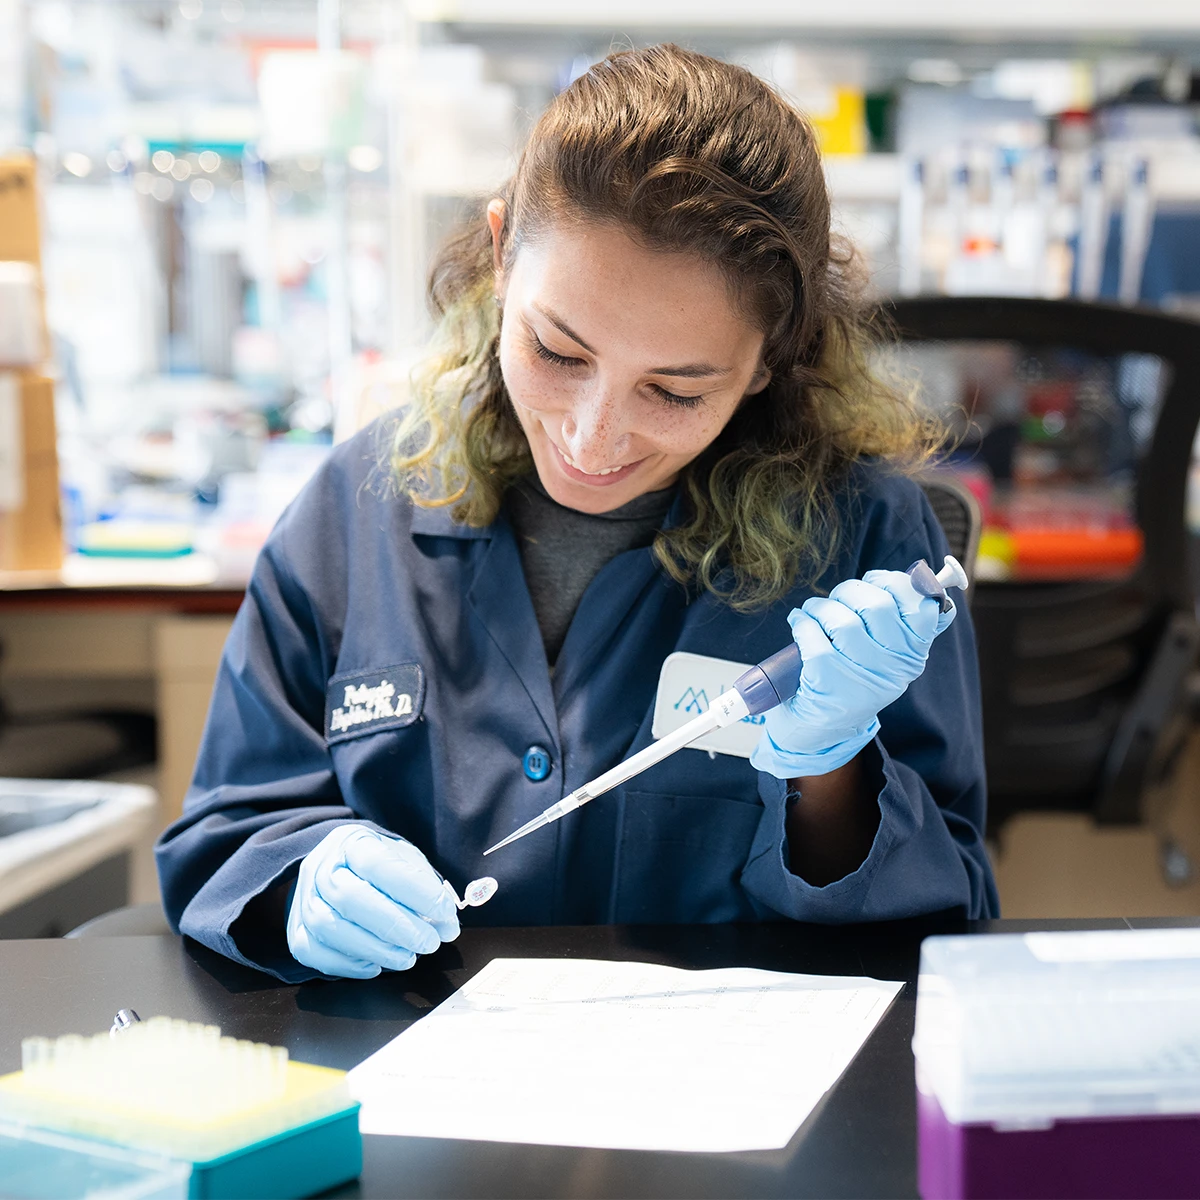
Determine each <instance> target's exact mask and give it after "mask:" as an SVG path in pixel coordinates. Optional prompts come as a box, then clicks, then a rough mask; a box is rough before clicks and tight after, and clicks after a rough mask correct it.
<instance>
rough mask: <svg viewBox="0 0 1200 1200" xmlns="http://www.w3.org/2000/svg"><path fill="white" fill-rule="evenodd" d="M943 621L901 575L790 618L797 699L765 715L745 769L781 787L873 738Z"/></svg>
mask: <svg viewBox="0 0 1200 1200" xmlns="http://www.w3.org/2000/svg"><path fill="white" fill-rule="evenodd" d="M955 615H956V610H955V609H954V608H953V606H951V608H950V610H949V611H948V612H945V613H943V612H942V611H941V608H940V606H939V604H938V602H937V601H936V600H934V599H932V598H931V597H928V596H922V595H921V594H920V593H919V592H918V591H917V590H916V588H914V587H913V584H912V580H911V579H910V578H909V576H908V575H907V574H906V573H905V572H903V571H868V572H867V573H866V575H864V576H863V578H862V579H848V580H846V581H845V582H844V583H839V584H838V585H837V587H835V588H834V589H833V591H832V592H830V594H829V596H828V597H822V596H814V597H812V598H811V599H810V600H807V601H805V603H804V606H803V608H797V609H793V610H792V612H791V614H790V615H789V617H788V624H789V625H791V627H792V637H793V638H794V639H795V642H796V645H797V646H798V647H799V649H800V655H801V658H802V660H803V666H802V668H801V671H800V686H799V688H798V689H797V691H796V695H795V696H793V697H792V698H791V699H790V700H788V701H786V702H785V703H783V704H780V705H779V706H777V707H776V708H773V709H771V710H770V711H769V712H768V713H767V714H766V727H765V729H764V731H763V736H762V739H761V740H760V742H759V744H758V746H757V747H755V750H754V753H753V754H752V755H751V756H750V762H751V764H752V765H753V766H754V767H755V768H757V769H758V770H760V771H765V772H766V773H767V774H769V775H774V776H776V777H777V778H779V779H797V778H802V777H804V776H811V775H826V774H828V773H829V772H830V771H834V770H837V768H838V767H841V766H845V764H846V763H848V762H850V760H851V759H853V758H854V757H855V756H856V755H857V754H858V753H859V752H860V751H861V750H862V749H863V747H865V746H866V745H867V744H868V743H869V742H870V741H871V740H872V739H873V738H874V737H875V735H876V734H877V733H878V732H879V713H880V712H881V711H882V710H883V709H884V708H886V707H887V706H888V705H889V704H891V703H893V702H894V701H896V700H898V699H899V698H900V697H901V696H902V695H903V694H904V692H905V690H906V689H907V687H908V685H909V684H910V683H912V681H913V680H914V679H916V678H917V677H918V676H919V675H920V674H921V672H922V671H924V669H925V663H926V660H927V658H928V656H929V648H930V647H931V646H932V645H933V641H934V639H935V638H936V637H937V636H938V634H940V633H941V632H943V630H945V629H947V628H948V627H949V626H950V623H951V622H952V621H953V620H954V617H955Z"/></svg>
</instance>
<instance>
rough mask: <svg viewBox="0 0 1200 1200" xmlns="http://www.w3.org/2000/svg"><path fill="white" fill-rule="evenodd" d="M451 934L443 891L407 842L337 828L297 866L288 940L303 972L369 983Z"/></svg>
mask: <svg viewBox="0 0 1200 1200" xmlns="http://www.w3.org/2000/svg"><path fill="white" fill-rule="evenodd" d="M458 934H459V925H458V910H457V908H456V906H455V903H454V899H453V898H452V897H451V895H450V892H449V889H447V888H445V887H444V886H443V881H442V878H441V876H440V875H439V874H438V873H437V872H436V871H435V870H434V869H433V867H431V866H430V865H429V861H428V860H427V859H426V857H425V856H424V855H423V854H422V853H421V852H420V850H418V849H417V848H416V846H414V845H412V844H411V843H410V842H406V841H403V840H402V839H400V838H391V837H386V836H384V835H383V834H381V833H378V832H376V831H375V830H374V829H368V828H367V827H365V826H363V825H353V824H347V825H340V826H338V828H337V829H335V830H333V831H332V832H331V833H329V834H328V835H327V836H326V837H325V838H324V839H323V840H322V841H321V842H320V843H318V845H317V846H316V847H315V848H314V849H312V850H311V851H310V852H309V853H308V854H307V855H306V856H305V858H304V860H303V861H302V862H301V863H300V876H299V878H298V879H297V880H296V888H295V891H294V892H293V894H292V899H291V903H290V905H289V907H288V920H287V940H288V949H289V950H291V952H292V956H293V957H294V958H295V959H296V960H297V961H298V962H302V963H303V964H304V965H305V966H306V967H312V968H313V970H315V971H320V972H322V973H323V974H325V975H341V976H345V977H347V978H350V979H371V978H373V977H374V976H376V975H378V974H379V973H380V971H383V970H388V971H407V970H408V968H409V967H411V966H412V965H413V963H415V962H416V961H417V955H418V954H429V953H430V952H431V951H433V950H436V949H437V948H438V947H439V946H440V945H441V944H442V943H443V942H452V941H453V940H454V939H455V938H456V937H458Z"/></svg>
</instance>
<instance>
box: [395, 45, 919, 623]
mask: <svg viewBox="0 0 1200 1200" xmlns="http://www.w3.org/2000/svg"><path fill="white" fill-rule="evenodd" d="M500 197H501V198H502V199H503V200H504V201H505V218H504V226H503V231H502V236H501V248H502V257H503V266H504V267H505V268H507V267H508V266H509V265H510V264H511V263H512V261H513V259H514V257H515V256H516V255H517V254H518V253H519V251H520V248H521V246H522V244H524V243H525V242H526V241H528V240H529V239H531V238H533V237H535V236H536V234H537V231H538V230H539V229H540V228H544V227H545V226H546V225H547V224H548V223H550V222H554V221H556V220H563V219H568V220H573V221H585V222H604V223H610V224H614V225H617V226H619V227H620V228H622V229H623V230H624V231H626V232H627V233H629V234H630V235H631V236H632V237H634V238H635V239H636V240H638V241H640V242H641V243H642V244H643V245H645V246H646V247H648V248H650V249H655V250H664V251H673V252H683V253H690V254H695V255H697V256H699V257H700V258H701V259H703V260H704V261H706V262H710V263H713V264H716V265H717V266H719V267H720V269H721V270H722V271H723V272H724V274H725V277H726V279H727V280H728V282H729V285H730V287H731V290H732V294H733V296H734V298H735V300H736V302H737V303H738V305H739V307H740V309H741V310H742V311H744V312H745V313H746V315H747V316H748V317H749V318H750V319H751V320H752V321H753V322H754V323H755V325H756V326H757V327H758V328H759V329H760V330H761V331H762V333H763V337H764V344H763V365H764V366H765V367H766V368H767V369H768V370H769V371H770V372H771V377H770V382H769V383H768V385H767V387H766V388H765V389H764V390H763V391H762V392H761V393H759V394H758V395H755V396H752V397H749V398H748V399H747V401H746V402H745V403H743V404H742V405H741V406H740V407H739V409H738V410H737V412H736V413H735V414H734V415H733V417H732V418H731V419H730V421H729V423H728V424H727V425H726V427H725V429H724V430H723V431H722V432H721V433H720V435H718V437H717V438H716V440H715V441H714V442H713V443H712V444H711V445H710V446H709V447H708V448H707V449H706V450H705V451H704V452H703V453H702V454H700V455H699V457H697V458H696V459H695V460H694V461H693V462H692V463H690V464H689V465H688V466H687V467H686V468H685V469H684V471H683V473H682V476H681V486H682V487H683V489H684V493H685V496H686V498H687V501H688V503H687V506H686V514H685V517H684V519H683V521H682V523H680V524H679V525H677V526H675V527H674V528H671V529H668V530H664V531H662V532H660V533H659V535H658V537H657V539H656V541H655V547H654V549H655V553H656V555H657V557H658V559H659V560H660V562H661V563H662V565H663V567H664V568H665V569H666V571H667V572H669V573H670V575H671V576H673V577H674V578H675V579H677V580H679V581H680V582H681V583H684V584H690V585H694V586H699V587H702V588H705V589H707V590H709V591H711V592H714V593H716V594H717V595H720V596H721V597H723V598H724V599H725V600H727V601H728V602H729V603H730V604H732V605H734V606H735V607H737V608H739V609H750V608H756V607H759V606H762V605H764V604H768V603H770V602H772V601H774V600H776V599H778V598H779V597H781V596H782V595H784V594H785V593H786V592H787V591H788V590H789V589H790V588H791V587H793V586H794V585H795V584H796V583H797V582H798V581H804V582H809V583H811V582H812V581H814V580H815V579H816V578H817V577H818V576H819V575H820V574H821V572H822V571H823V570H824V569H825V567H826V566H827V565H828V563H829V562H830V560H831V559H832V556H833V554H834V551H835V549H836V545H837V538H838V535H839V528H838V524H837V506H836V505H835V504H834V503H833V502H832V501H833V493H834V490H835V488H836V486H837V484H838V481H839V479H840V478H841V477H842V476H843V474H844V471H845V468H846V467H847V465H848V464H849V463H851V462H853V461H855V460H857V459H860V458H862V457H864V456H874V457H876V458H878V459H881V460H885V461H887V462H890V463H893V464H895V465H897V466H901V467H909V466H913V465H915V464H917V463H919V462H922V461H924V460H925V458H927V456H928V455H929V454H930V452H931V448H932V446H933V445H934V443H935V440H936V436H935V435H936V431H935V430H934V429H933V427H932V426H931V425H930V423H929V421H928V419H927V418H926V417H924V416H923V415H922V414H921V413H920V411H919V409H918V408H917V406H916V404H915V403H914V401H913V398H912V396H911V395H909V394H907V393H906V392H905V390H903V389H901V388H898V387H895V386H893V385H891V384H890V383H889V382H887V381H885V380H884V379H882V378H880V377H879V376H878V375H877V374H876V373H875V372H874V371H873V370H872V368H871V362H870V360H871V356H872V350H873V348H874V347H875V345H876V344H877V343H878V342H879V340H880V338H881V336H884V335H885V334H886V331H885V330H881V329H879V328H877V327H876V326H875V324H874V322H873V321H872V319H870V318H869V317H868V316H866V315H865V314H866V311H867V310H866V308H865V306H864V303H863V298H862V291H863V287H862V272H861V271H860V269H859V264H858V260H857V258H856V256H855V253H854V251H853V249H852V248H851V247H850V246H849V245H847V244H845V243H843V242H841V241H840V240H839V239H837V238H836V237H834V236H831V233H830V205H829V194H828V189H827V187H826V183H825V176H824V172H823V170H822V166H821V160H820V155H819V152H818V149H817V142H816V138H815V135H814V133H813V131H812V128H811V127H810V126H809V124H808V122H807V121H806V120H805V119H804V117H803V116H802V115H801V114H800V113H799V112H797V111H796V109H794V108H793V107H791V106H790V105H789V104H788V103H786V102H785V101H784V100H783V99H782V98H781V97H780V96H779V95H778V94H777V93H776V92H775V91H774V90H772V88H770V87H769V86H768V85H767V84H766V83H764V82H763V81H762V80H761V79H759V78H757V77H756V76H755V75H753V74H751V73H750V72H749V71H746V70H744V69H743V68H741V67H737V66H733V65H731V64H729V63H726V62H722V61H720V60H718V59H714V58H709V57H706V56H705V55H701V54H696V53H693V52H690V51H687V50H683V49H681V48H679V47H678V46H674V45H662V46H654V47H651V48H649V49H642V50H624V51H621V52H619V53H615V54H612V55H610V56H609V57H607V58H605V59H604V60H603V61H601V62H599V63H597V64H596V65H595V66H593V67H592V68H591V69H590V70H589V71H587V72H586V73H585V74H583V75H581V76H580V77H579V78H578V79H576V80H575V82H574V83H572V84H571V85H570V87H568V88H567V89H566V90H565V91H563V92H562V93H561V94H560V95H559V96H558V97H557V98H556V99H555V100H554V101H553V103H551V105H550V106H549V108H548V109H547V110H546V112H545V113H544V114H543V115H542V117H541V119H540V120H539V121H538V123H537V125H536V127H535V128H534V130H533V132H532V134H531V136H530V138H529V141H528V144H527V145H526V147H525V149H524V152H523V153H522V155H521V158H520V161H519V164H518V166H517V169H516V173H515V174H514V175H513V177H512V178H511V179H510V180H509V181H508V183H507V184H506V185H505V186H504V187H503V188H502V189H501V191H500ZM494 281H495V267H494V261H493V245H492V239H491V233H490V230H489V228H488V225H487V222H486V219H485V216H484V214H483V213H482V212H480V213H479V214H478V217H477V218H476V219H475V220H474V221H472V222H470V223H469V224H468V225H466V226H465V227H464V228H463V229H462V230H460V231H459V232H458V234H457V235H456V236H454V237H453V238H452V239H451V240H450V241H449V242H448V243H447V244H446V245H445V246H444V247H443V249H442V250H441V252H440V253H439V255H438V257H437V259H436V261H435V263H434V265H433V268H432V272H431V277H430V285H429V294H430V300H431V304H432V307H433V311H434V314H435V316H436V317H437V320H438V325H437V330H436V334H435V338H434V342H433V345H432V350H431V353H430V355H429V357H428V358H427V359H426V360H425V361H424V362H423V363H422V364H421V366H420V367H419V368H418V370H417V371H416V372H415V373H414V378H413V383H414V388H413V394H412V398H411V400H410V402H409V404H408V405H407V407H406V408H405V409H404V410H403V412H402V413H401V414H400V416H399V419H398V422H397V426H396V429H395V432H394V437H393V439H392V441H391V463H392V467H393V469H394V471H395V473H396V478H397V479H398V481H399V484H400V486H401V489H402V490H403V491H404V492H405V493H407V494H408V495H409V496H410V497H411V498H412V499H413V500H414V502H416V503H418V504H422V505H442V504H452V505H455V509H454V515H455V518H456V519H458V520H461V521H463V522H466V523H469V524H472V525H486V524H490V523H491V522H492V521H493V520H494V519H495V517H496V515H497V513H498V511H499V508H500V504H501V501H502V499H503V496H504V492H505V490H506V489H507V488H508V486H509V485H510V484H511V483H512V482H513V481H514V480H515V479H517V478H519V477H520V476H522V475H525V474H527V473H529V472H530V471H532V470H533V461H532V457H531V455H530V452H529V447H528V444H527V442H526V440H525V436H524V433H523V432H522V430H521V427H520V425H519V424H518V421H517V418H516V414H515V412H514V410H513V408H512V404H511V401H510V400H509V398H508V394H507V392H506V390H505V386H504V380H503V378H502V376H501V373H500V365H499V359H498V338H499V319H500V318H499V312H498V310H497V307H496V304H495V301H494V296H493V288H494Z"/></svg>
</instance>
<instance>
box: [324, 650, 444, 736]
mask: <svg viewBox="0 0 1200 1200" xmlns="http://www.w3.org/2000/svg"><path fill="white" fill-rule="evenodd" d="M424 703H425V673H424V671H422V670H421V668H420V666H419V665H418V664H417V663H403V664H402V665H400V666H398V667H376V668H375V669H374V670H372V671H354V672H352V673H349V674H345V675H335V676H334V677H333V678H332V679H331V680H330V681H329V684H328V686H327V688H326V690H325V741H326V743H327V744H328V745H331V746H332V745H333V744H334V743H335V742H344V741H347V740H348V739H350V738H354V737H362V736H363V734H366V733H378V732H380V731H381V730H384V729H403V728H404V727H405V726H406V725H411V724H412V723H413V722H414V721H415V720H416V719H417V718H418V717H419V716H420V715H421V707H422V705H423V704H424Z"/></svg>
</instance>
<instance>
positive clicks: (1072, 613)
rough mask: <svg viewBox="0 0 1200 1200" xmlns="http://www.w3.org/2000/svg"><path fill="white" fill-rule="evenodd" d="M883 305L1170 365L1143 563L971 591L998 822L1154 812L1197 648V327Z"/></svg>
mask: <svg viewBox="0 0 1200 1200" xmlns="http://www.w3.org/2000/svg"><path fill="white" fill-rule="evenodd" d="M888 315H889V316H890V318H891V320H892V321H893V322H894V324H895V326H896V328H897V331H898V333H899V335H900V337H901V339H902V340H904V341H917V342H927V343H933V342H940V343H953V342H992V343H995V342H1009V343H1014V344H1016V345H1019V346H1021V347H1025V348H1030V349H1032V350H1033V351H1034V352H1035V353H1036V352H1038V351H1040V350H1042V349H1045V350H1047V351H1058V350H1062V349H1070V350H1079V351H1084V352H1087V353H1089V354H1092V355H1095V356H1097V357H1100V358H1112V357H1115V356H1120V355H1125V354H1141V355H1152V356H1154V357H1155V358H1157V359H1158V360H1159V361H1160V362H1161V363H1162V364H1163V365H1164V366H1165V368H1166V369H1167V372H1168V373H1169V378H1168V380H1167V384H1166V387H1165V391H1164V394H1163V396H1162V400H1161V404H1160V406H1159V409H1158V413H1157V417H1156V419H1155V423H1154V426H1153V429H1152V431H1151V432H1150V434H1149V438H1148V441H1147V443H1146V444H1145V448H1144V452H1143V453H1142V455H1141V458H1140V460H1139V461H1138V464H1137V467H1136V473H1135V480H1134V491H1135V495H1134V502H1135V513H1134V515H1135V517H1136V519H1137V522H1138V524H1139V525H1140V527H1141V531H1142V536H1143V540H1144V551H1143V556H1142V560H1141V562H1140V563H1139V565H1138V566H1137V568H1136V569H1135V570H1134V571H1133V572H1132V574H1131V575H1130V576H1129V577H1128V578H1125V579H1119V580H1102V579H1097V580H1088V581H1084V580H1077V581H1074V582H1062V583H1052V582H1040V583H1032V582H1031V583H987V582H984V583H981V584H979V585H978V586H977V587H974V588H972V596H973V603H972V612H973V614H974V616H975V624H976V629H977V631H978V635H979V659H980V674H981V681H982V688H983V706H984V739H985V746H984V751H985V757H986V759H987V768H988V786H989V792H990V796H991V800H990V812H989V817H990V822H991V824H992V825H993V827H994V826H995V825H997V824H999V823H1001V822H1002V821H1003V820H1004V819H1005V818H1006V817H1007V816H1009V815H1011V814H1012V813H1013V812H1016V811H1019V810H1020V809H1023V808H1033V809H1046V808H1049V809H1063V808H1066V809H1084V810H1086V811H1090V812H1091V813H1092V814H1093V815H1094V816H1095V817H1096V819H1097V820H1100V821H1113V822H1130V821H1138V820H1141V819H1143V816H1144V813H1143V799H1142V797H1143V795H1144V794H1145V791H1146V786H1147V784H1149V783H1151V782H1154V781H1155V780H1156V779H1157V778H1159V777H1160V776H1161V775H1162V773H1163V772H1165V771H1166V770H1167V769H1168V767H1169V765H1170V762H1171V761H1172V758H1173V755H1174V754H1175V752H1176V750H1177V749H1178V746H1179V745H1180V744H1181V738H1182V734H1183V732H1184V731H1186V726H1187V722H1186V711H1187V679H1188V675H1189V672H1190V671H1191V669H1192V667H1193V665H1194V663H1195V660H1196V656H1197V652H1198V648H1200V625H1198V624H1197V621H1196V607H1195V586H1194V583H1193V579H1192V573H1191V565H1190V564H1191V561H1192V556H1191V554H1190V535H1189V532H1188V529H1187V524H1186V495H1187V480H1188V475H1189V469H1190V464H1191V454H1192V443H1193V439H1194V437H1195V433H1196V428H1197V423H1198V421H1200V325H1197V324H1196V323H1194V322H1192V321H1188V320H1184V319H1181V318H1176V317H1171V316H1167V315H1164V314H1160V313H1154V312H1145V311H1140V310H1131V309H1125V308H1117V307H1115V306H1108V305H1093V304H1083V303H1078V302H1074V301H1050V300H1027V299H1008V298H1003V299H1001V298H984V297H964V298H944V297H937V298H927V299H926V298H923V299H914V300H903V301H897V302H895V303H894V304H893V305H891V306H890V307H889V312H888ZM939 519H942V518H941V517H940V514H939ZM947 534H948V536H949V531H947Z"/></svg>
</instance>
